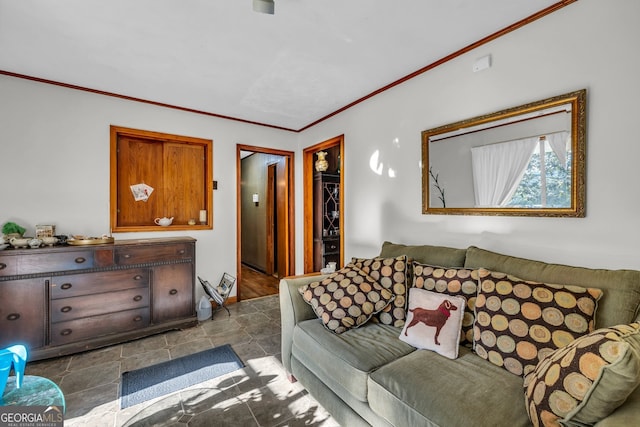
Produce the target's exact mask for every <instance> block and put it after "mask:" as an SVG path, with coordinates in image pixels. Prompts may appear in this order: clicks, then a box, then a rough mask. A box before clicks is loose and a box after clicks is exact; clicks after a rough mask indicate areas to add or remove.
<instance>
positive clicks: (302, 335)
mask: <svg viewBox="0 0 640 427" xmlns="http://www.w3.org/2000/svg"><path fill="white" fill-rule="evenodd" d="M399 334H400V329H399V328H395V327H393V326H389V325H382V324H379V323H371V322H370V323H367V324H366V325H364V326H362V327H360V328H358V329H351V330H349V331H347V332H345V333H343V334H334V333H331V332H329V331H328V330H327V329H325V328H324V327H323V326H322V324H321V322H320V321H319V320H317V319H313V320H306V321H303V322H301V323H299V324H298V326H297V327H296V328H295V330H294V332H293V347H292V354H293V355H294V356H295V357H296V358H297V359H298V360H300V361H301V362H302V363H303V364H304V365H305V366H306V367H307V369H309V370H310V371H311V372H313V373H314V374H315V375H316V376H317V377H318V378H319V379H320V380H321V381H324V382H325V384H330V383H331V381H338V382H339V383H340V385H341V386H342V387H343V388H344V389H345V390H347V391H348V392H349V393H350V394H351V395H352V396H354V397H355V398H357V399H358V400H360V401H363V402H364V401H366V400H367V378H368V376H369V374H370V373H371V372H373V371H375V370H376V369H378V368H379V367H380V366H384V365H386V364H387V363H389V362H391V361H393V360H395V359H397V358H398V357H402V356H404V355H406V354H409V353H411V352H413V351H415V348H413V347H412V346H410V345H409V344H407V343H404V342H402V341H400V340H399V339H398V335H399ZM520 390H522V387H521V388H520Z"/></svg>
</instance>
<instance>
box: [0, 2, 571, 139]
mask: <svg viewBox="0 0 640 427" xmlns="http://www.w3.org/2000/svg"><path fill="white" fill-rule="evenodd" d="M275 3H276V6H275V9H276V10H275V15H266V14H260V13H256V12H253V10H252V0H56V1H51V0H0V71H3V72H5V73H16V74H21V75H26V76H30V77H35V78H38V79H45V80H52V81H55V82H59V83H63V84H70V85H76V86H81V87H85V88H89V89H92V90H97V91H104V92H109V93H114V94H118V95H123V96H127V97H133V98H139V99H144V100H147V101H152V102H156V103H163V104H169V105H172V106H177V107H181V108H187V109H193V110H197V111H202V112H205V113H210V114H216V115H222V116H227V117H233V118H237V119H241V120H247V121H251V122H257V123H262V124H267V125H271V126H277V127H283V128H286V129H293V130H298V129H301V128H304V127H305V126H307V125H309V124H311V123H314V122H315V121H317V120H320V119H322V118H324V117H325V116H327V115H329V114H331V113H333V112H335V111H336V110H339V109H341V108H343V107H345V106H347V105H349V104H351V103H352V102H354V101H357V100H359V99H361V98H362V97H365V96H367V95H369V94H371V93H372V92H374V91H376V90H377V89H380V88H382V87H385V86H387V85H389V84H391V83H393V82H395V81H397V80H399V79H402V78H403V77H405V76H407V75H409V74H411V73H413V72H415V71H417V70H420V69H422V68H424V67H426V66H428V65H430V64H432V63H434V62H436V61H438V60H440V59H442V58H444V57H446V56H447V55H449V54H451V53H454V52H456V51H458V50H460V49H462V48H464V47H466V46H468V45H470V44H472V43H474V42H477V41H478V40H481V39H483V38H484V37H486V36H489V35H491V34H493V33H495V32H496V31H499V30H501V29H503V28H506V27H508V26H510V25H512V24H514V23H516V22H518V21H520V20H521V19H524V18H527V17H529V16H531V15H533V14H534V13H536V12H538V11H540V10H542V9H545V8H547V7H548V6H550V5H553V4H556V3H560V2H559V1H558V0H482V1H479V0H401V1H398V0H275ZM469 67H470V68H471V64H469ZM0 96H1V94H0Z"/></svg>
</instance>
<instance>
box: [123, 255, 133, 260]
mask: <svg viewBox="0 0 640 427" xmlns="http://www.w3.org/2000/svg"><path fill="white" fill-rule="evenodd" d="M122 258H124V259H129V258H131V254H124V255H123V256H122Z"/></svg>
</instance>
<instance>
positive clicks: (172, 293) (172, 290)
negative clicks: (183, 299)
mask: <svg viewBox="0 0 640 427" xmlns="http://www.w3.org/2000/svg"><path fill="white" fill-rule="evenodd" d="M177 293H178V290H177V289H171V290H170V291H169V295H175V294H177Z"/></svg>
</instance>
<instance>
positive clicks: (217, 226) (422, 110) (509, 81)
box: [0, 0, 640, 294]
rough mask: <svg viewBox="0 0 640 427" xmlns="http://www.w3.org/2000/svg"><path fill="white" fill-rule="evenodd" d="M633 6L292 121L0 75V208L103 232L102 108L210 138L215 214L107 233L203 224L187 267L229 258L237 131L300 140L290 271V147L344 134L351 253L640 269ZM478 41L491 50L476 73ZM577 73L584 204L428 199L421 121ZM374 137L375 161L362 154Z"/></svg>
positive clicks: (455, 116) (106, 113)
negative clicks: (431, 248)
mask: <svg viewBox="0 0 640 427" xmlns="http://www.w3.org/2000/svg"><path fill="white" fill-rule="evenodd" d="M639 15H640V2H637V1H636V0H616V1H615V2H603V1H600V0H580V1H579V2H576V3H573V4H571V5H570V6H567V7H565V8H564V9H562V10H560V11H558V12H555V13H553V14H552V15H550V16H547V17H545V18H543V19H542V20H539V21H536V22H534V23H532V24H530V25H527V26H526V27H524V28H521V29H519V30H517V31H516V32H513V33H511V34H508V35H506V36H504V37H502V38H501V39H499V40H496V41H493V42H492V43H490V44H487V45H485V46H482V47H480V48H478V49H476V50H474V51H472V52H469V53H467V54H465V55H463V56H461V57H459V58H457V59H455V60H453V61H451V62H449V63H446V64H444V65H442V66H440V67H438V68H436V69H434V70H431V71H429V72H427V73H425V74H423V75H421V76H419V77H417V78H415V79H413V80H411V81H409V82H406V83H404V84H402V85H400V86H397V87H395V88H393V89H391V90H389V91H386V92H384V93H382V94H380V95H378V96H376V97H374V98H372V99H369V100H367V101H366V102H363V103H361V104H359V105H357V106H356V107H353V108H351V109H349V110H347V111H345V112H343V113H341V114H339V115H337V116H335V117H333V118H331V119H330V120H327V121H325V122H323V123H321V124H319V125H316V126H314V127H313V128H311V129H309V130H307V131H305V132H303V133H301V134H294V133H291V132H284V131H278V130H274V129H270V128H267V127H261V126H254V125H248V124H243V123H240V122H235V121H228V120H223V119H218V118H212V117H208V116H203V115H197V114H193V113H187V112H181V111H177V110H171V109H166V108H161V107H156V106H152V105H146V104H141V103H136V102H131V101H126V100H122V99H117V98H110V97H105V96H101V95H96V94H91V93H87V92H81V91H76V90H72V89H66V88H62V87H57V86H51V85H45V84H40V83H36V82H31V81H27V80H21V79H16V78H12V77H6V76H0V182H1V183H2V184H1V185H0V200H1V201H2V204H1V207H2V208H1V209H0V224H1V223H4V222H5V221H8V220H12V221H16V222H18V223H21V224H25V225H27V226H28V227H29V230H30V231H31V232H33V227H34V225H35V224H39V223H53V224H56V225H57V227H58V228H57V230H58V232H60V233H82V234H98V235H99V234H102V233H108V232H109V125H110V124H115V125H119V126H126V127H132V128H136V129H144V130H152V131H157V132H166V133H174V134H181V135H188V136H194V137H201V138H211V139H213V140H214V179H216V180H217V181H218V188H219V189H218V190H216V191H215V192H214V229H213V230H209V231H197V232H193V233H185V232H154V233H129V234H116V235H115V237H116V238H138V237H142V238H146V237H165V236H173V235H185V234H188V235H191V236H193V237H195V238H196V239H198V243H197V253H198V255H197V273H198V274H199V275H202V276H204V277H206V278H210V279H211V280H214V281H215V280H217V279H218V278H219V277H220V276H221V275H222V273H223V272H225V271H226V272H229V273H232V274H234V273H235V269H236V223H235V221H236V170H235V164H236V158H235V157H236V144H238V143H240V144H247V145H256V146H262V147H273V148H278V149H284V150H296V149H297V150H298V153H297V155H296V164H295V173H296V185H295V189H296V216H295V221H296V267H297V268H296V269H297V272H299V273H300V272H302V270H303V232H302V225H303V211H302V208H301V206H302V169H301V167H300V161H301V155H300V152H301V150H302V149H303V148H304V147H307V146H310V145H313V144H316V143H318V142H321V141H324V140H326V139H329V138H332V137H334V136H337V135H340V134H344V135H345V148H346V153H345V162H346V167H345V170H344V173H345V180H346V189H345V190H346V201H347V205H346V206H345V208H344V209H343V213H344V214H345V221H346V223H345V232H346V236H347V237H346V256H347V257H351V256H373V255H375V254H377V253H378V252H379V250H380V245H381V243H382V241H384V240H391V241H395V242H403V243H426V244H440V245H448V246H455V247H466V246H468V245H478V246H481V247H484V248H487V249H491V250H496V251H501V252H506V253H510V254H514V255H518V256H524V257H529V258H535V259H541V260H546V261H553V262H562V263H569V264H576V265H584V266H591V267H605V268H636V269H640V251H638V249H637V248H638V245H637V244H636V242H638V241H639V240H640V226H638V218H640V191H638V190H637V189H636V185H637V183H638V182H639V181H640V179H639V178H640V168H638V167H637V164H636V163H637V159H639V158H640V143H639V141H638V139H639V138H638V137H637V136H636V133H635V132H634V131H635V125H636V123H637V122H638V117H640V114H639V113H640V107H638V100H639V99H640V84H639V83H638V72H637V70H638V69H640V53H639V52H638V49H637V46H636V45H637V41H638V40H640V26H637V25H636V22H635V20H636V17H637V16H639ZM486 54H491V55H492V62H493V66H492V67H491V68H490V69H488V70H485V71H482V72H479V73H472V71H471V66H472V64H473V62H474V60H475V59H477V58H479V57H481V56H484V55H486ZM425 65H426V64H425ZM581 88H587V89H588V115H587V127H588V132H587V151H588V153H587V157H588V161H587V217H586V218H583V219H576V218H567V219H557V218H556V219H553V218H518V217H472V216H437V215H422V213H421V171H420V167H419V160H420V132H421V131H422V130H425V129H430V128H433V127H436V126H440V125H443V124H446V123H450V122H454V121H458V120H462V119H466V118H470V117H474V116H477V115H480V114H486V113H489V112H493V111H497V110H500V109H504V108H508V107H513V106H516V105H520V104H524V103H527V102H531V101H534V100H538V99H543V98H546V97H550V96H554V95H559V94H562V93H566V92H570V91H573V90H577V89H581ZM376 152H377V153H378V161H379V163H378V164H376V165H374V166H375V167H376V168H377V167H381V168H382V174H381V175H378V174H376V173H374V172H373V170H372V168H371V167H370V163H371V158H372V155H373V154H374V153H376ZM390 175H394V176H393V177H391V176H390ZM198 293H199V294H200V293H201V290H200V289H199V288H198Z"/></svg>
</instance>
